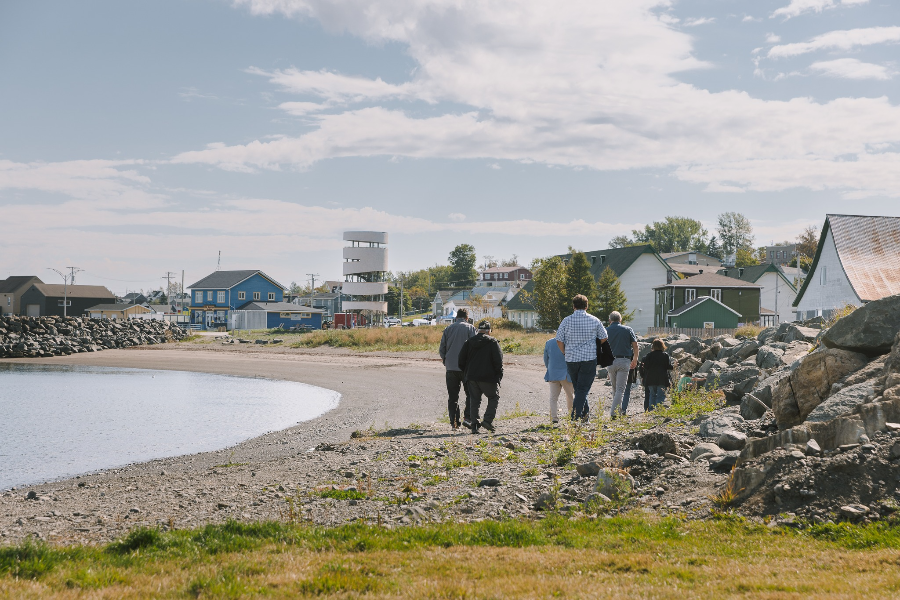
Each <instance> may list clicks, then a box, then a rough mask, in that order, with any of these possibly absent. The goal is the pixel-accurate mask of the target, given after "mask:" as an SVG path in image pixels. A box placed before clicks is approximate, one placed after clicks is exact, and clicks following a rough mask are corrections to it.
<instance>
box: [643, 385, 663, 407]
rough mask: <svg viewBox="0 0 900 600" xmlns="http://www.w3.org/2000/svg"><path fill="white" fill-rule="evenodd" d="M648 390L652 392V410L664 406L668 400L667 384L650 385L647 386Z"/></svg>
mask: <svg viewBox="0 0 900 600" xmlns="http://www.w3.org/2000/svg"><path fill="white" fill-rule="evenodd" d="M647 391H648V392H649V393H650V410H653V409H654V408H656V407H657V406H662V404H663V402H665V401H666V386H664V385H650V386H647Z"/></svg>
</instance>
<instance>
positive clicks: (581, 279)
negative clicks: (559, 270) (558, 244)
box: [566, 247, 597, 310]
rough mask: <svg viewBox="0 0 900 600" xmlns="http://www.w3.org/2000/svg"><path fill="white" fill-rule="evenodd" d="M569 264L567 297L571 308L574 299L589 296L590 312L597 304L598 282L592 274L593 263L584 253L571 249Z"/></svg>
mask: <svg viewBox="0 0 900 600" xmlns="http://www.w3.org/2000/svg"><path fill="white" fill-rule="evenodd" d="M569 254H570V256H571V258H570V259H569V264H567V265H566V297H567V300H568V303H567V304H568V305H569V306H571V303H572V298H574V297H575V296H576V295H578V294H582V295H584V296H587V299H588V310H591V309H592V308H593V307H594V304H595V303H596V302H597V280H596V279H594V276H593V275H592V274H591V261H589V260H588V257H587V255H586V254H585V253H584V252H579V251H577V250H573V249H572V248H571V247H570V248H569Z"/></svg>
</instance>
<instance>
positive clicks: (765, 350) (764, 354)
mask: <svg viewBox="0 0 900 600" xmlns="http://www.w3.org/2000/svg"><path fill="white" fill-rule="evenodd" d="M782 356H784V350H781V349H780V348H773V347H772V346H760V348H759V352H757V353H756V366H757V367H759V368H760V369H774V368H775V367H779V366H781V365H782V364H783V363H782V362H781V357H782Z"/></svg>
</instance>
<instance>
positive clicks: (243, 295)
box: [238, 292, 247, 300]
mask: <svg viewBox="0 0 900 600" xmlns="http://www.w3.org/2000/svg"><path fill="white" fill-rule="evenodd" d="M246 299H247V292H238V300H246Z"/></svg>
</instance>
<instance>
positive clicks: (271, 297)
mask: <svg viewBox="0 0 900 600" xmlns="http://www.w3.org/2000/svg"><path fill="white" fill-rule="evenodd" d="M274 299H275V292H269V300H274Z"/></svg>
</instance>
